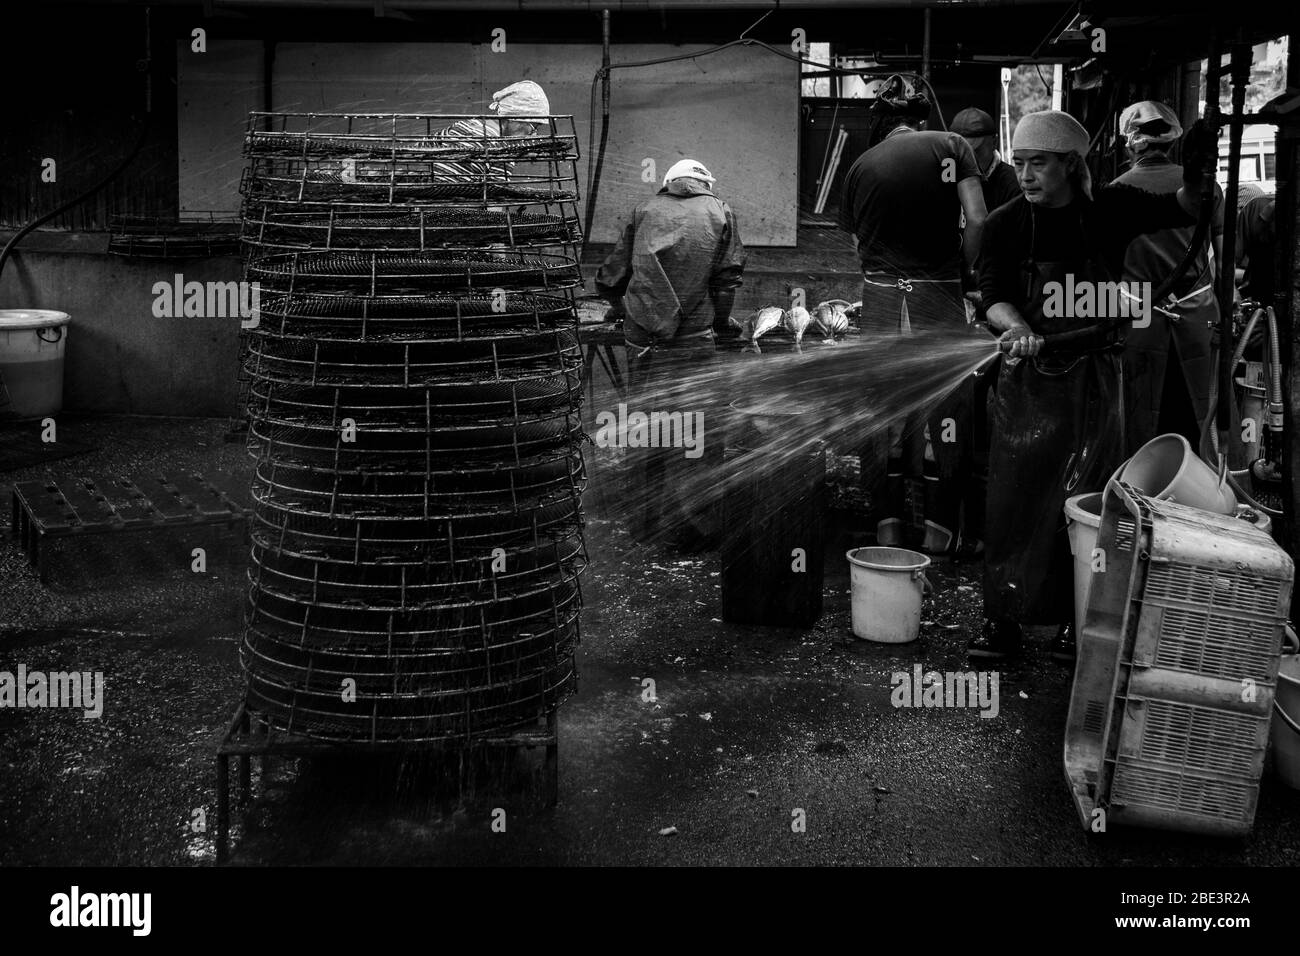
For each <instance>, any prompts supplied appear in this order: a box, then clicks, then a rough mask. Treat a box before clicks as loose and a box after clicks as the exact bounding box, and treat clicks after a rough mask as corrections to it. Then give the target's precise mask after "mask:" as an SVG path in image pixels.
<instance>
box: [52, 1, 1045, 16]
mask: <svg viewBox="0 0 1300 956" xmlns="http://www.w3.org/2000/svg"><path fill="white" fill-rule="evenodd" d="M55 2H63V0H55ZM67 2H68V3H69V4H71V3H72V2H73V0H67ZM152 3H153V5H154V6H173V7H179V6H184V7H192V6H194V2H193V0H152ZM110 4H111V5H113V6H117V5H120V0H82V2H81V3H79V4H78V5H93V6H107V5H110ZM951 5H952V2H951V0H711V2H710V3H709V5H708V6H709V8H710V9H711V10H713V11H718V12H726V11H728V10H792V9H819V8H820V9H832V8H835V9H845V10H850V9H853V10H862V9H868V8H875V9H904V8H906V9H915V8H917V7H925V8H928V7H941V6H942V7H949V6H951ZM1057 5H1058V3H1057V2H1055V0H966V2H964V3H963V4H962V6H963V7H1045V6H1057ZM212 6H213V8H214V9H216V8H218V7H227V8H250V7H256V8H257V9H258V10H271V9H275V8H277V7H278V8H290V7H291V8H298V9H313V10H364V11H366V12H368V13H371V14H373V13H374V10H375V3H374V0H212ZM472 9H473V10H475V11H478V12H482V11H510V12H514V13H541V12H556V11H570V12H579V13H580V12H589V13H596V12H599V11H600V10H603V9H611V10H616V11H618V12H619V13H652V12H654V11H658V10H670V9H677V10H686V9H689V10H693V11H698V10H699V9H700V3H699V0H474V3H473V5H472ZM384 10H385V13H387V14H391V13H393V12H397V11H417V12H418V11H421V10H440V11H446V10H456V11H461V12H464V11H465V10H466V4H465V2H464V0H397V2H394V3H388V2H385V4H384Z"/></svg>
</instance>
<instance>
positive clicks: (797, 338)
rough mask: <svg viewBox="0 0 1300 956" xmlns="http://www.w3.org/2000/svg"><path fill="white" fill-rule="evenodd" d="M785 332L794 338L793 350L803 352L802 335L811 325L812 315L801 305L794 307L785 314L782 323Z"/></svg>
mask: <svg viewBox="0 0 1300 956" xmlns="http://www.w3.org/2000/svg"><path fill="white" fill-rule="evenodd" d="M783 324H784V326H785V328H786V331H788V332H789V333H790V334H791V335H793V336H794V350H795V351H796V352H800V353H802V352H803V334H804V332H806V331H807V330H808V326H810V325H812V315H811V314H810V313H809V312H808V310H807V309H805V308H804V307H803V306H801V305H796V306H794V307H793V308H791V309H790V311H789V312H787V313H786V314H785V322H784V323H783Z"/></svg>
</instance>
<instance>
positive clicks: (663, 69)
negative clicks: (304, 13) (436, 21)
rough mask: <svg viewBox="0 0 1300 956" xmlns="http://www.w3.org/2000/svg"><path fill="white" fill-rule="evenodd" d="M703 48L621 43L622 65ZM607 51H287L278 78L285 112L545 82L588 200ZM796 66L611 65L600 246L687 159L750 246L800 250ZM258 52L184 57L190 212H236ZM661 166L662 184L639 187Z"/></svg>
mask: <svg viewBox="0 0 1300 956" xmlns="http://www.w3.org/2000/svg"><path fill="white" fill-rule="evenodd" d="M691 49H702V47H694V48H692V47H675V46H666V45H635V44H630V45H629V44H624V45H617V46H615V47H614V48H613V61H614V62H615V63H619V62H633V61H640V60H647V59H653V58H656V57H663V56H670V55H678V54H681V53H684V52H689V51H690V50H691ZM599 65H600V47H599V46H597V45H590V44H575V45H563V46H557V45H546V46H543V45H536V44H534V45H527V44H511V45H509V46H508V47H507V51H506V52H505V53H500V54H494V53H492V52H491V51H490V48H488V47H486V46H482V45H469V44H417V43H360V44H346V45H344V44H336V43H335V44H325V43H281V44H277V46H276V51H275V62H274V71H273V73H274V79H273V84H272V102H273V105H274V107H275V109H276V110H285V111H295V110H296V111H321V112H361V111H369V112H422V113H430V112H432V113H437V112H445V113H457V112H461V113H464V112H478V111H482V110H484V109H485V106H486V104H487V103H488V102H490V100H491V94H492V92H493V91H494V90H497V89H500V88H501V87H503V86H506V85H507V84H509V83H511V82H514V81H515V80H519V79H532V80H536V81H537V82H538V83H540V84H541V85H542V86H543V87H544V88H545V89H546V91H547V95H548V96H549V97H550V101H551V110H552V112H555V113H560V114H573V116H574V120H575V124H576V126H577V133H578V137H579V141H580V144H581V151H582V154H583V158H582V160H581V161H580V162H579V166H578V172H579V179H580V181H581V182H582V184H583V186H584V189H583V192H584V198H585V184H586V170H587V157H586V153H587V144H588V134H589V126H590V124H589V121H588V117H589V114H590V104H591V80H592V76H593V75H594V73H595V71H596V69H597V67H599ZM797 70H798V65H797V64H795V63H793V62H791V61H789V60H784V59H781V58H779V57H776V56H773V55H772V54H770V53H767V52H764V51H761V50H756V49H733V50H727V51H724V52H722V53H718V54H714V55H712V56H708V57H704V58H701V59H698V60H682V61H678V62H676V63H669V64H663V65H660V66H654V67H644V68H636V69H626V70H617V69H616V70H614V71H613V73H612V78H613V79H612V95H611V103H610V110H611V123H610V136H609V144H608V147H607V151H606V159H605V165H604V173H603V176H602V180H601V184H600V193H599V197H598V201H597V208H596V218H595V221H594V224H593V229H592V237H591V238H592V239H593V241H597V242H612V241H614V240H615V239H616V238H617V236H618V232H619V231H620V229H621V225H622V221H623V220H624V217H625V216H626V214H627V212H628V211H629V210H630V208H631V206H632V205H634V204H635V203H636V202H637V201H638V200H640V199H641V198H643V197H644V196H646V195H648V194H649V193H651V192H652V191H653V190H654V189H656V188H658V184H659V180H660V179H662V177H663V174H664V173H665V172H666V171H667V169H668V167H669V166H671V165H672V164H673V163H675V162H676V161H677V160H679V159H682V158H684V157H686V156H690V157H692V158H695V159H699V160H700V161H702V162H703V163H705V165H707V166H708V167H709V169H710V170H711V171H712V172H713V174H714V175H715V176H717V177H718V180H719V183H718V192H719V194H720V195H721V196H722V197H723V198H724V199H726V200H727V202H728V203H729V204H730V205H731V207H732V209H733V210H734V211H735V213H736V216H737V218H738V219H739V221H740V225H741V235H742V237H743V239H744V240H745V242H746V243H747V244H749V245H756V246H792V245H794V243H795V229H796V225H797V219H798V195H797V185H798V165H799V162H798V147H799V132H798V122H799V84H798V72H797ZM261 73H262V49H261V46H260V44H257V43H254V42H252V41H223V42H222V43H220V44H214V45H212V46H210V47H209V50H208V52H207V53H206V54H194V53H191V52H189V48H188V47H187V46H182V47H181V48H180V49H179V51H178V75H179V85H180V103H181V106H180V132H179V149H180V167H181V176H180V196H181V208H182V210H187V209H188V210H207V209H225V210H235V209H237V208H238V206H239V196H238V186H239V174H240V170H241V169H242V166H243V160H242V158H241V156H240V149H241V142H242V138H243V132H244V127H245V123H246V120H247V115H248V111H249V110H251V109H259V108H261V106H260V104H261V92H260V91H261ZM647 159H650V160H653V161H654V171H655V173H656V176H655V182H654V183H653V184H651V183H647V182H644V181H643V180H642V172H643V169H644V168H645V167H644V165H643V164H644V161H645V160H647Z"/></svg>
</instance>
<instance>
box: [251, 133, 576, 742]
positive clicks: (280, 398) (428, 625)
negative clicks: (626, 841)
mask: <svg viewBox="0 0 1300 956" xmlns="http://www.w3.org/2000/svg"><path fill="white" fill-rule="evenodd" d="M463 119H467V120H472V121H475V122H476V123H477V124H478V125H477V126H474V123H470V124H469V126H471V127H474V128H476V129H480V130H487V129H490V128H491V127H490V125H489V124H488V123H487V122H486V121H488V120H492V121H495V118H494V117H454V116H449V117H434V116H424V115H421V116H405V115H393V114H387V115H384V116H360V115H355V116H347V115H341V114H337V115H325V114H253V116H252V117H250V126H249V132H248V135H247V138H246V141H245V153H246V156H247V157H248V159H249V164H248V167H247V168H246V170H245V176H244V180H243V183H242V190H243V193H244V199H245V202H244V210H243V228H242V232H241V240H242V243H243V247H244V251H245V254H246V256H247V259H246V271H245V275H246V278H247V279H249V280H250V281H255V282H257V283H258V289H259V295H260V308H259V322H258V325H257V327H256V328H255V329H252V330H251V331H249V332H248V333H247V334H246V336H245V339H244V343H243V347H242V349H241V378H242V380H243V381H244V382H245V389H244V394H245V402H246V409H247V415H248V420H249V427H248V443H249V450H250V452H251V453H252V454H253V455H254V456H255V458H256V460H257V468H256V473H255V477H254V479H253V483H252V497H253V500H254V510H253V516H252V520H251V526H250V535H251V538H252V568H251V571H250V587H249V592H248V603H247V609H246V627H245V633H244V639H243V642H242V645H241V653H240V657H241V661H242V663H243V666H244V671H245V675H246V679H247V692H246V703H247V706H248V708H249V709H250V710H251V711H253V712H255V713H258V714H261V715H264V716H265V717H266V718H267V719H268V720H269V721H270V722H271V724H272V725H273V726H275V727H277V728H279V729H281V730H284V731H286V732H290V733H294V734H301V735H303V736H306V737H314V738H317V739H321V740H331V741H357V742H366V743H377V742H393V741H405V742H420V741H430V742H432V741H443V740H449V739H450V740H454V739H463V738H466V737H470V736H474V735H479V734H484V733H489V732H495V731H498V730H502V729H508V728H513V727H522V726H526V725H529V724H531V723H534V722H535V721H536V720H537V719H538V717H539V716H545V715H548V714H551V713H553V711H554V709H555V708H556V707H558V705H559V703H560V702H561V701H562V700H563V698H564V697H565V696H567V695H568V694H569V693H571V692H572V690H573V686H574V681H575V671H574V666H573V653H574V647H575V645H576V643H577V640H578V614H579V610H580V608H581V591H580V589H579V586H578V580H579V577H580V575H581V574H582V571H583V569H584V568H585V567H586V552H585V547H584V545H583V540H582V511H581V493H582V489H583V487H584V485H585V483H586V473H585V468H584V465H583V460H582V454H581V450H580V442H581V440H582V437H583V436H582V431H581V418H580V406H581V401H582V387H581V386H582V382H581V374H582V373H581V367H582V364H581V363H582V359H581V352H580V349H579V346H578V340H577V315H576V309H575V307H574V301H573V291H572V290H573V289H574V288H576V287H577V286H578V284H579V283H580V282H581V274H580V272H579V270H578V265H577V256H576V243H578V242H579V241H580V240H581V235H580V229H579V226H578V217H577V213H576V207H575V206H574V201H575V200H576V198H577V193H576V181H577V180H576V174H575V169H574V161H575V160H576V158H577V147H576V137H574V136H573V133H572V120H571V119H570V118H568V117H547V118H543V119H541V120H539V124H538V127H537V128H538V129H539V130H540V132H539V133H538V134H537V135H533V136H526V137H521V138H519V139H517V140H515V139H510V140H502V139H501V138H500V137H491V136H488V135H486V133H483V134H482V135H464V134H440V133H439V132H438V130H439V129H440V128H441V127H442V126H445V125H447V124H449V123H452V122H454V121H457V120H463ZM564 130H567V132H565V131H564ZM503 201H508V202H509V205H508V206H503V205H501V203H502V202H503Z"/></svg>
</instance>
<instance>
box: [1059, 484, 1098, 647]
mask: <svg viewBox="0 0 1300 956" xmlns="http://www.w3.org/2000/svg"><path fill="white" fill-rule="evenodd" d="M1065 517H1066V518H1067V519H1069V527H1070V553H1071V554H1072V555H1074V635H1075V639H1076V640H1077V639H1078V637H1079V635H1080V634H1082V633H1083V612H1084V610H1085V609H1086V608H1087V607H1088V589H1089V588H1091V587H1092V549H1093V548H1095V547H1096V546H1097V528H1098V527H1100V526H1101V492H1100V491H1094V492H1092V493H1091V494H1087V495H1075V496H1074V497H1073V498H1067V499H1066V501H1065Z"/></svg>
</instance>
